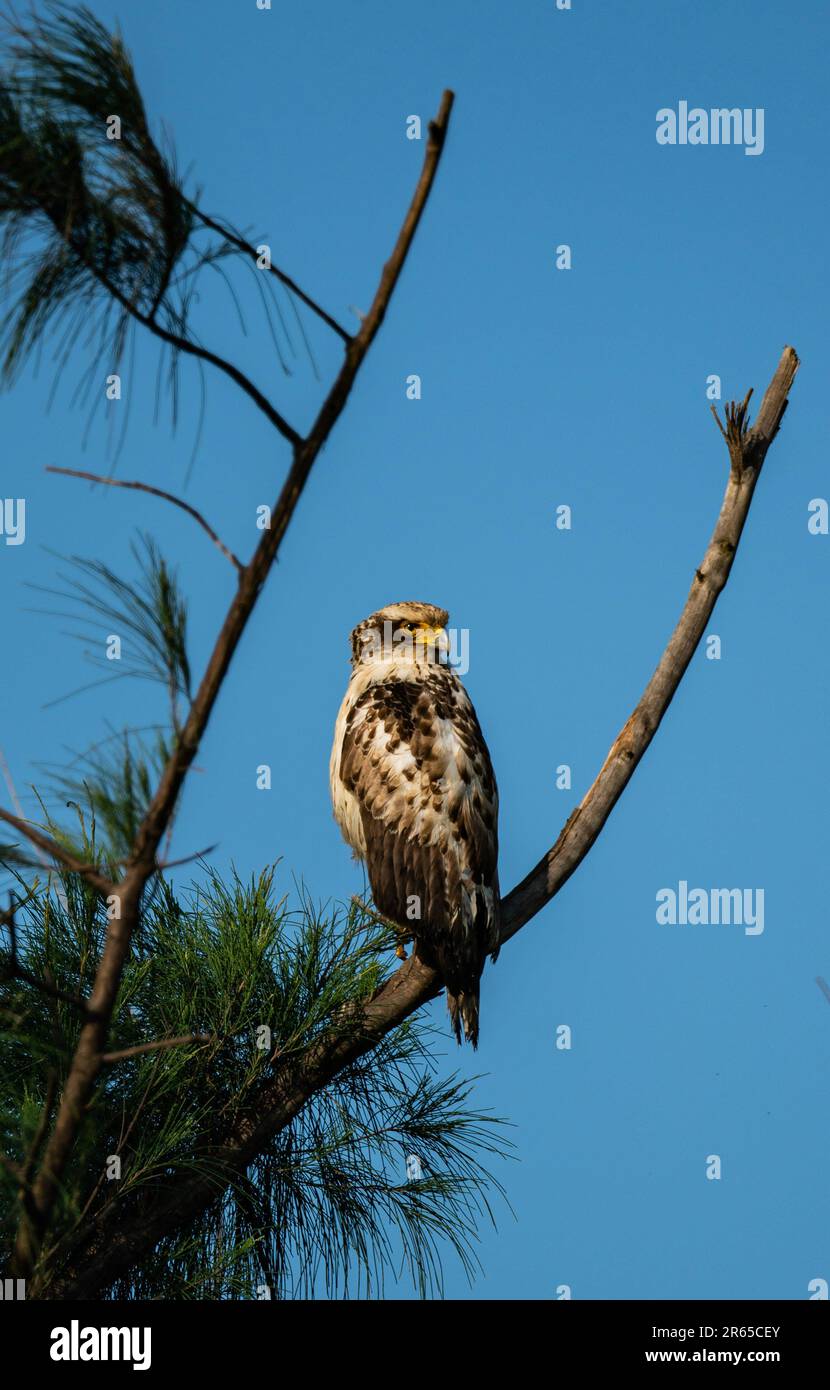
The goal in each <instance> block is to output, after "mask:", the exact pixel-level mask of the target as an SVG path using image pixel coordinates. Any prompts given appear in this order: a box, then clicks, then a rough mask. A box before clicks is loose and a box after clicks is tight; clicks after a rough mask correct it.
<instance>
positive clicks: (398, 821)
mask: <svg viewBox="0 0 830 1390" xmlns="http://www.w3.org/2000/svg"><path fill="white" fill-rule="evenodd" d="M448 617H449V615H448V614H447V613H446V611H445V610H444V609H443V608H436V607H434V606H433V605H432V604H429V603H392V604H389V605H388V607H386V608H381V609H379V610H378V612H377V613H372V614H371V616H370V617H368V618H365V619H364V621H363V622H362V623H359V624H358V626H357V627H356V628H355V629H354V631H353V632H352V634H351V649H352V654H351V665H352V674H351V679H350V681H349V685H348V689H347V691H346V695H345V698H344V700H343V703H342V705H341V706H340V712H339V714H338V716H337V724H336V726H335V732H334V746H333V747H332V751H331V767H330V777H331V796H332V803H333V806H334V815H335V819H336V820H337V823H338V824H339V826H340V829H341V830H342V832H343V837H344V839H345V840H346V841H347V843H348V844H349V845H351V847H352V849H353V850H354V852H355V857H356V858H358V859H362V860H364V861H365V864H366V868H367V871H368V875H369V883H370V885H371V889H372V897H373V898H374V901H375V906H376V907H377V909H378V912H379V913H381V915H382V916H384V917H385V918H387V919H388V920H389V921H391V922H393V923H395V925H396V926H398V927H400V928H401V929H402V931H403V932H405V933H406V935H407V936H408V937H413V938H414V940H415V943H416V950H417V954H418V956H419V958H420V959H422V960H424V961H425V963H426V964H428V965H430V966H432V967H433V968H434V969H437V970H438V972H439V973H440V975H441V977H442V979H443V981H444V984H445V985H446V988H447V1005H448V1007H449V1012H450V1019H451V1022H452V1027H453V1031H454V1033H455V1036H456V1039H457V1041H458V1042H459V1043H460V1042H461V1028H462V1025H463V1029H464V1036H465V1038H466V1039H467V1041H468V1042H471V1043H472V1044H473V1047H475V1046H476V1045H477V1043H478V1002H479V980H480V978H481V973H482V970H483V969H484V961H485V957H486V956H487V955H488V953H489V954H492V957H493V959H494V960H495V957H496V953H497V949H498V941H499V881H498V873H497V857H498V791H497V788H496V779H495V776H494V775H493V768H492V764H491V762H490V754H489V753H488V751H487V745H486V743H485V742H484V737H483V735H482V732H481V729H480V727H479V723H478V719H477V718H476V712H475V710H474V709H473V706H472V703H471V701H470V697H469V696H468V694H467V692H466V690H465V689H464V687H463V685H462V684H461V681H460V680H459V678H458V676H457V674H456V672H455V671H454V670H453V669H452V668H451V667H450V666H449V665H448V664H447V657H448V651H449V638H448V636H447V632H446V625H447V621H448ZM398 954H399V955H401V956H403V958H404V959H405V952H404V951H403V948H402V947H399V950H398Z"/></svg>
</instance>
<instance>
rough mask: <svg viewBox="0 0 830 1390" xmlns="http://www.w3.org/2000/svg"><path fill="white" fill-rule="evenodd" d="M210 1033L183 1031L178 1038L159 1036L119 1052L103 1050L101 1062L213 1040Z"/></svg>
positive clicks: (123, 1059) (119, 1060) (116, 1060)
mask: <svg viewBox="0 0 830 1390" xmlns="http://www.w3.org/2000/svg"><path fill="white" fill-rule="evenodd" d="M215 1041H216V1040H215V1038H213V1037H212V1036H211V1034H210V1033H183V1034H182V1036H181V1037H179V1038H160V1039H159V1041H158V1042H148V1043H138V1044H137V1045H136V1046H135V1047H123V1048H122V1049H121V1051H120V1052H103V1053H102V1054H101V1061H102V1062H123V1061H125V1059H126V1058H128V1057H140V1056H142V1054H143V1053H145V1052H159V1051H161V1050H162V1049H163V1048H167V1047H183V1046H184V1044H185V1043H209V1042H215Z"/></svg>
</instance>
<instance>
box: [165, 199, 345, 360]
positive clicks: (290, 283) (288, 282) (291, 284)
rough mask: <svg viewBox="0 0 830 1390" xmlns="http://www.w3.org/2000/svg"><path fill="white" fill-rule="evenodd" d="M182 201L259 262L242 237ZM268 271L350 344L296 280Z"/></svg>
mask: <svg viewBox="0 0 830 1390" xmlns="http://www.w3.org/2000/svg"><path fill="white" fill-rule="evenodd" d="M183 201H184V202H185V203H186V205H187V206H188V207H189V208H190V211H191V212H193V213H195V215H196V217H198V219H199V221H200V222H201V223H203V224H204V226H205V227H209V228H210V230H211V231H212V232H216V233H217V234H218V235H219V236H221V237H222V238H223V240H225V241H227V242H229V243H230V245H231V246H235V247H236V249H237V250H238V251H242V252H243V253H244V254H245V255H246V256H250V257H251V259H252V260H254V261H256V262H257V263H258V262H259V252H258V251H257V249H256V247H255V246H251V245H250V243H249V242H247V241H246V240H245V238H244V237H241V236H239V234H238V233H237V232H234V231H233V230H232V229H231V228H230V227H226V226H224V224H223V223H221V222H218V221H216V219H215V218H213V217H208V215H207V213H206V212H202V209H201V208H200V207H197V206H196V204H195V203H193V202H191V201H190V199H189V198H185V199H184V200H183ZM268 270H269V271H270V273H271V274H272V275H275V276H276V277H277V279H278V280H279V281H280V282H281V283H282V284H283V285H285V287H286V289H289V290H290V291H291V293H292V294H294V295H296V296H297V298H298V299H301V300H302V302H303V304H305V305H307V306H308V308H309V309H311V310H312V312H313V313H315V314H316V315H317V317H318V318H320V319H322V320H323V323H325V324H328V326H329V328H331V329H332V331H333V332H334V333H336V334H337V335H338V337H339V338H342V339H343V342H344V343H350V342H351V341H352V336H353V335H352V334H351V333H349V332H347V330H346V329H345V328H343V326H342V324H339V323H338V322H337V319H335V318H332V316H331V314H328V313H326V310H325V309H321V307H320V305H319V304H317V303H316V301H315V300H313V299H312V298H311V296H310V295H308V294H306V292H305V290H302V289H300V286H299V285H298V284H297V282H296V280H292V279H291V276H290V275H286V273H285V271H284V270H280V268H279V266H278V265H273V264H271V265H269V267H268Z"/></svg>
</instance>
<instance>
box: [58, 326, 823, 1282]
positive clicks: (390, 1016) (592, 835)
mask: <svg viewBox="0 0 830 1390" xmlns="http://www.w3.org/2000/svg"><path fill="white" fill-rule="evenodd" d="M798 365H799V362H798V357H797V356H796V354H795V352H794V351H793V349H792V348H785V350H784V353H783V355H782V357H781V360H780V362H779V364H778V368H777V370H776V372H775V375H774V377H773V379H772V381H771V383H770V385H769V387H768V388H767V391H766V394H765V396H764V400H763V402H762V405H761V409H760V411H759V414H758V419H757V420H756V422H755V425H754V427H753V428H752V429H751V430H747V428H746V423H747V422H746V412H747V406H748V402H749V397H748V396H747V397H746V398H745V399H744V401H743V402H741V403H740V404H734V403H733V404H732V405H731V406H730V407H729V408H728V410H727V427H726V429H725V430H724V428H723V426H721V431H722V433H723V434H724V437H725V438H726V440H727V443H728V445H729V450H730V475H729V479H728V482H727V486H726V493H725V496H724V499H723V504H722V506H721V510H720V514H719V516H718V520H717V523H716V525H715V529H714V532H713V534H712V538H711V540H710V542H709V545H708V547H707V550H706V554H705V555H704V558H703V561H702V563H701V566H700V568H699V569H698V570H696V571H695V577H694V580H693V581H692V587H691V590H690V592H689V595H688V598H687V600H686V603H685V606H684V608H683V611H682V613H681V616H680V620H679V622H678V624H677V626H676V628H675V630H674V632H673V634H672V636H671V638H670V639H669V643H668V646H667V647H666V650H665V652H664V653H663V656H662V658H661V660H660V662H659V664H658V666H657V669H656V671H655V673H654V675H653V676H652V678H651V680H650V681H649V683H648V685H647V686H646V689H645V692H644V694H643V697H642V699H641V700H640V702H639V704H638V705H637V707H636V708H635V710H634V712H633V714H632V715H631V717H630V718H629V719H628V720H627V721H626V723H625V725H624V726H623V729H622V731H621V732H620V734H619V735H618V737H617V738H616V739H615V741H614V743H613V745H612V747H611V750H610V752H609V754H608V757H607V758H606V760H605V762H604V763H603V766H602V768H601V769H600V772H599V774H598V776H597V778H596V780H595V781H594V783H593V785H592V786H591V788H590V789H589V791H588V792H587V794H586V795H585V797H584V798H583V800H582V802H581V803H580V805H579V806H578V807H577V809H576V810H575V811H574V812H573V813H572V814H571V816H569V818H568V820H567V821H566V823H565V826H564V827H563V829H562V832H561V834H560V835H559V838H558V839H557V841H556V843H555V844H554V845H553V846H552V848H551V849H550V850H549V851H548V853H547V854H546V855H545V856H544V858H543V859H542V860H540V862H539V863H538V864H537V865H536V867H535V868H534V869H532V870H531V872H530V873H529V874H528V875H527V877H526V878H525V879H523V881H522V882H521V883H520V884H519V885H518V886H517V887H516V888H514V889H513V891H512V892H511V893H509V894H508V895H507V897H506V898H505V899H504V901H503V917H502V933H501V939H502V941H508V940H509V939H510V937H512V936H514V935H515V933H516V932H517V931H519V929H520V928H521V927H522V926H524V924H525V923H526V922H528V921H529V920H530V918H531V917H533V916H535V914H536V913H537V912H539V911H540V909H541V908H542V907H544V906H545V904H546V903H547V902H549V901H550V899H551V898H552V897H554V895H555V894H556V893H558V892H559V889H560V888H561V887H562V886H563V884H564V883H566V882H567V880H568V878H570V876H571V874H572V873H573V872H574V870H575V869H576V868H577V867H578V866H579V864H580V863H581V862H582V860H583V859H584V858H585V856H586V855H587V853H588V851H589V850H590V848H591V846H592V845H593V844H594V842H595V841H596V839H597V836H598V835H599V833H600V831H601V830H602V827H603V826H604V824H605V822H606V820H607V819H608V816H609V815H610V813H611V811H612V809H613V807H614V806H615V804H616V802H617V801H618V800H619V797H620V795H621V794H622V791H623V790H624V788H625V787H626V786H627V784H628V782H629V781H630V780H631V777H632V776H633V773H634V769H635V768H636V766H637V764H638V763H639V761H640V759H641V758H642V756H643V754H644V752H645V750H646V748H647V747H648V745H649V744H650V742H651V740H652V738H653V737H654V734H655V733H656V731H657V728H658V727H659V724H660V721H661V720H662V718H663V715H664V714H665V712H666V710H667V708H668V706H669V704H670V702H671V700H672V697H673V695H674V693H675V691H676V690H677V688H678V686H679V684H680V681H681V679H682V677H683V674H684V672H685V671H686V668H687V667H688V665H689V662H690V660H691V658H692V655H693V653H694V651H695V648H696V647H697V645H698V643H699V641H700V639H701V637H702V636H703V633H704V631H705V628H706V624H707V623H708V621H709V617H710V616H711V613H712V610H713V609H714V606H715V603H716V601H717V598H718V596H719V594H720V593H721V591H722V589H723V587H724V585H725V584H726V582H727V579H728V578H729V573H730V570H731V568H732V563H733V561H734V557H735V551H736V549H737V546H738V543H739V541H740V538H741V533H742V531H743V528H744V523H745V521H746V517H747V513H748V511H749V506H750V503H751V501H752V497H753V494H754V491H755V486H756V483H757V481H758V476H759V474H760V470H761V466H762V464H763V462H764V457H765V455H766V452H767V449H768V448H769V445H770V444H771V442H772V440H773V439H774V438H775V435H776V434H777V432H778V428H779V426H780V424H781V420H782V418H783V415H784V411H785V409H786V406H787V397H788V392H789V390H790V388H791V386H792V383H793V380H794V378H795V374H796V371H797V370H798ZM719 423H720V422H719ZM441 987H442V982H441V979H440V977H439V975H438V974H437V972H436V971H434V970H432V969H430V968H429V967H428V966H426V965H425V964H424V963H423V962H422V961H421V960H420V959H419V958H418V956H417V954H415V955H413V956H412V957H410V959H409V960H408V961H406V963H405V964H404V965H402V966H401V967H400V969H398V970H397V971H396V972H395V973H394V974H393V975H392V976H391V977H390V978H389V979H388V980H387V981H386V983H385V984H384V985H383V986H382V987H381V988H380V989H379V990H378V993H377V994H376V995H375V997H374V998H373V999H372V1000H370V1001H369V1003H367V1004H365V1005H363V1006H361V1007H359V1008H356V1009H355V1010H354V1011H353V1014H352V1016H351V1018H350V1019H347V1020H343V1019H341V1020H340V1021H339V1022H338V1026H337V1027H336V1028H333V1029H331V1030H330V1031H329V1032H327V1033H326V1034H324V1035H323V1036H322V1037H321V1038H320V1039H319V1040H318V1041H317V1042H316V1043H315V1044H314V1045H313V1046H312V1047H311V1048H310V1049H309V1051H308V1052H307V1053H305V1054H304V1055H303V1057H302V1058H301V1059H299V1060H296V1059H294V1060H288V1061H286V1062H283V1063H280V1064H278V1066H277V1068H276V1074H275V1075H274V1076H273V1077H272V1078H271V1079H269V1080H268V1081H266V1082H263V1084H262V1085H261V1086H260V1087H259V1089H258V1090H257V1092H256V1093H255V1096H254V1098H253V1100H252V1103H251V1106H250V1107H249V1109H248V1110H247V1111H246V1113H245V1115H244V1116H243V1117H242V1118H241V1119H237V1120H236V1121H235V1123H234V1126H233V1129H232V1131H231V1132H230V1133H226V1134H221V1133H217V1134H216V1135H215V1136H214V1139H213V1142H212V1144H211V1145H208V1146H206V1148H205V1156H206V1157H210V1159H211V1161H212V1170H211V1176H210V1177H209V1178H208V1177H207V1176H202V1175H194V1176H193V1177H192V1178H188V1179H187V1180H186V1181H184V1182H183V1181H182V1180H181V1179H180V1178H173V1179H168V1180H166V1181H164V1182H162V1183H160V1184H159V1186H158V1189H157V1191H156V1193H154V1195H153V1197H152V1199H151V1200H150V1201H148V1202H147V1203H145V1204H144V1205H143V1206H142V1211H141V1214H140V1217H136V1218H132V1217H130V1218H127V1219H125V1218H124V1214H123V1213H118V1212H114V1211H113V1212H110V1213H108V1214H107V1215H106V1216H105V1217H104V1218H103V1219H102V1218H101V1217H100V1216H99V1217H98V1218H94V1219H93V1220H92V1221H90V1222H89V1223H87V1225H86V1226H85V1227H84V1228H83V1229H82V1230H80V1231H79V1232H78V1236H77V1240H76V1243H75V1245H74V1247H73V1249H72V1251H71V1252H70V1253H69V1255H68V1258H67V1263H66V1265H65V1267H64V1269H63V1271H62V1272H61V1274H60V1275H59V1276H58V1277H57V1278H56V1279H54V1280H53V1282H52V1283H51V1284H50V1285H48V1287H47V1288H45V1290H44V1291H43V1295H42V1296H44V1297H46V1298H92V1297H95V1295H96V1294H98V1293H100V1292H101V1291H102V1290H104V1289H106V1288H107V1287H108V1286H109V1285H110V1284H111V1283H112V1281H113V1280H114V1279H116V1278H118V1277H120V1276H121V1275H123V1274H124V1273H126V1272H127V1271H128V1270H129V1269H130V1268H131V1267H133V1266H134V1265H135V1264H136V1263H137V1262H138V1261H140V1259H141V1258H142V1257H143V1256H144V1255H146V1254H147V1253H148V1252H149V1251H151V1250H152V1249H153V1247H154V1246H155V1245H156V1244H157V1242H158V1241H159V1240H160V1239H161V1238H162V1237H164V1236H166V1235H169V1234H170V1233H171V1231H173V1230H176V1229H178V1228H179V1227H180V1226H182V1225H185V1224H186V1223H187V1222H188V1221H189V1220H191V1219H192V1218H193V1217H194V1216H195V1215H196V1214H198V1213H199V1212H200V1211H202V1210H203V1209H204V1208H205V1207H206V1206H207V1205H208V1204H209V1203H210V1202H212V1201H213V1200H215V1197H216V1192H217V1165H218V1164H221V1165H222V1166H223V1171H224V1172H225V1174H226V1175H227V1178H228V1181H230V1180H231V1179H232V1178H233V1176H234V1175H236V1174H239V1173H242V1172H244V1171H245V1170H246V1168H247V1167H248V1166H249V1165H250V1163H251V1162H252V1161H253V1160H254V1159H255V1158H256V1156H257V1154H258V1153H260V1152H261V1151H262V1150H263V1148H264V1147H265V1145H266V1144H267V1143H268V1142H269V1141H270V1139H271V1138H272V1137H273V1136H274V1135H275V1134H276V1133H278V1132H279V1131H280V1130H281V1129H283V1128H284V1127H285V1126H286V1125H287V1124H289V1123H290V1121H291V1120H292V1119H293V1118H294V1116H295V1115H296V1114H298V1112H299V1111H300V1110H301V1109H302V1107H303V1105H305V1103H306V1101H307V1100H308V1099H309V1097H310V1096H311V1095H313V1094H314V1092H315V1091H317V1090H319V1089H320V1088H321V1087H322V1086H324V1085H325V1084H326V1083H327V1082H328V1081H329V1080H331V1078H332V1077H333V1076H335V1075H336V1074H337V1072H338V1071H340V1069H341V1068H342V1067H344V1066H346V1065H347V1064H348V1063H349V1062H351V1061H354V1060H355V1059H356V1058H358V1057H360V1056H361V1055H363V1054H364V1053H366V1052H368V1051H369V1050H370V1049H371V1048H372V1047H374V1046H375V1044H376V1043H377V1042H378V1040H379V1039H380V1038H381V1037H383V1035H384V1034H385V1033H387V1032H389V1031H390V1030H391V1029H392V1028H395V1027H397V1026H398V1024H400V1023H401V1022H402V1021H403V1020H404V1019H405V1018H407V1017H408V1016H409V1015H410V1014H412V1013H414V1012H415V1011H416V1010H417V1009H419V1008H420V1007H421V1006H422V1005H424V1004H425V1003H426V1002H427V1001H428V1000H429V999H432V998H434V997H435V996H436V995H437V994H438V993H439V992H440V990H441Z"/></svg>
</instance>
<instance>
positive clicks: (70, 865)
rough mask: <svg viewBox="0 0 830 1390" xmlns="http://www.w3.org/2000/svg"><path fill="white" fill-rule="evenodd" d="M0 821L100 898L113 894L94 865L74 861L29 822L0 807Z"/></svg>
mask: <svg viewBox="0 0 830 1390" xmlns="http://www.w3.org/2000/svg"><path fill="white" fill-rule="evenodd" d="M0 820H4V821H6V823H7V824H8V825H12V826H14V828H15V830H19V831H20V834H21V835H25V836H26V838H27V839H28V840H31V842H32V844H33V845H35V846H36V847H37V848H38V849H40V850H42V851H43V853H44V854H48V855H49V856H50V858H51V859H53V860H54V861H55V863H56V864H62V865H63V867H64V868H65V869H69V871H70V872H71V873H73V874H80V876H81V878H83V879H85V880H86V882H87V883H89V884H90V885H91V886H92V887H93V888H96V889H97V890H98V892H99V893H100V894H101V895H102V897H105V898H108V897H110V896H111V895H112V894H113V893H114V892H115V888H114V886H113V884H112V882H111V881H110V879H108V878H107V877H106V875H105V874H102V873H101V871H100V869H97V868H96V867H95V865H94V864H84V863H83V861H82V860H80V859H76V857H75V855H74V854H72V853H70V851H69V850H67V849H64V847H63V845H59V844H58V842H57V840H53V839H52V838H51V837H50V836H49V835H44V834H43V832H42V831H40V830H38V829H37V828H36V827H35V826H34V825H32V824H31V823H30V822H29V821H27V820H23V819H22V818H21V817H20V816H13V815H12V814H11V812H10V811H4V810H3V808H2V807H0Z"/></svg>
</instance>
